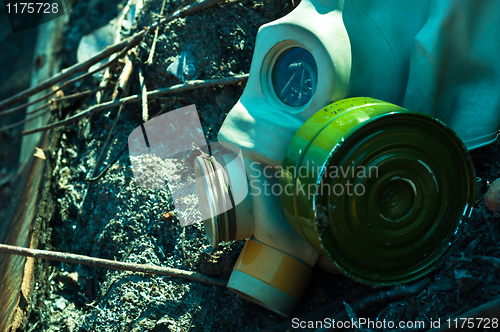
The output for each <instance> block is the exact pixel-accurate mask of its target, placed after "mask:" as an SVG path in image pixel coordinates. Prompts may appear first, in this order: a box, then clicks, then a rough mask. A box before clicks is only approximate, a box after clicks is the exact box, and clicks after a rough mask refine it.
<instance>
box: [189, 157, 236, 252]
mask: <svg viewBox="0 0 500 332" xmlns="http://www.w3.org/2000/svg"><path fill="white" fill-rule="evenodd" d="M194 171H195V176H196V191H197V195H198V200H199V203H200V211H201V216H202V218H203V225H204V228H205V234H206V236H207V239H208V241H209V242H210V245H211V246H212V247H213V248H217V247H218V246H219V243H220V242H221V241H229V240H230V238H231V234H230V233H231V230H230V228H231V225H230V223H231V222H233V223H234V220H231V219H234V209H233V204H232V203H231V196H230V187H229V183H228V177H227V174H226V171H225V169H224V167H223V166H222V165H221V164H220V163H219V162H217V160H216V159H215V158H214V157H213V156H209V155H202V156H199V157H197V158H196V159H195V162H194Z"/></svg>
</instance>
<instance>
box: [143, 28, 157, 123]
mask: <svg viewBox="0 0 500 332" xmlns="http://www.w3.org/2000/svg"><path fill="white" fill-rule="evenodd" d="M157 31H158V30H157ZM139 84H140V86H141V97H142V100H141V104H142V121H144V122H146V121H148V120H149V112H148V97H147V95H148V88H147V87H146V82H145V80H144V74H143V73H142V68H141V67H140V66H139Z"/></svg>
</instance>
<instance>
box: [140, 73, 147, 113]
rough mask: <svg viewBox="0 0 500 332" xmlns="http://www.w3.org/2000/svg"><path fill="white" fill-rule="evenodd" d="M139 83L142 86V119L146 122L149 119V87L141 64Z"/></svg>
mask: <svg viewBox="0 0 500 332" xmlns="http://www.w3.org/2000/svg"><path fill="white" fill-rule="evenodd" d="M139 85H140V86H141V93H142V95H141V97H142V98H141V105H142V121H144V122H146V121H148V120H149V112H148V97H147V96H148V88H147V87H146V82H145V80H144V74H143V73H142V68H141V67H140V66H139Z"/></svg>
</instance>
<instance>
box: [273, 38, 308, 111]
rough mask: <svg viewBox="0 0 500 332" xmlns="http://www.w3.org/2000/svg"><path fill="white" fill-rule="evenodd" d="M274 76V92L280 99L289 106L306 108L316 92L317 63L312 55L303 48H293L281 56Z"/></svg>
mask: <svg viewBox="0 0 500 332" xmlns="http://www.w3.org/2000/svg"><path fill="white" fill-rule="evenodd" d="M273 76H274V77H273V84H274V90H275V91H276V94H277V95H278V97H279V99H280V100H281V101H282V102H283V103H285V104H286V105H288V106H292V107H302V106H304V105H305V104H307V103H308V102H309V101H310V100H311V98H312V97H313V95H314V92H315V91H316V84H317V82H318V69H317V67H316V62H315V61H314V57H313V56H312V54H311V53H310V52H309V51H307V50H305V49H303V48H301V47H294V48H291V49H289V50H288V51H286V52H284V53H283V54H282V55H281V57H280V58H279V59H278V61H277V64H276V67H275V68H274V73H273Z"/></svg>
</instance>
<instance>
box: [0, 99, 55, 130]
mask: <svg viewBox="0 0 500 332" xmlns="http://www.w3.org/2000/svg"><path fill="white" fill-rule="evenodd" d="M52 104H53V103H52V102H51V101H49V102H48V103H46V104H44V105H42V106H40V107H38V108H37V109H35V110H33V111H31V112H30V113H36V112H38V111H39V110H42V109H44V108H46V107H47V106H50V105H52ZM35 111H36V112H35ZM51 111H52V109H48V110H46V111H44V112H41V113H39V114H36V115H33V116H31V117H29V118H26V119H24V120H21V121H18V122H15V123H13V124H10V125H6V126H3V127H2V128H0V132H2V131H6V130H9V129H12V128H15V127H17V126H20V125H22V124H25V123H27V122H30V121H33V120H35V119H38V118H39V117H41V116H44V115H45V114H47V113H49V112H51Z"/></svg>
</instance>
